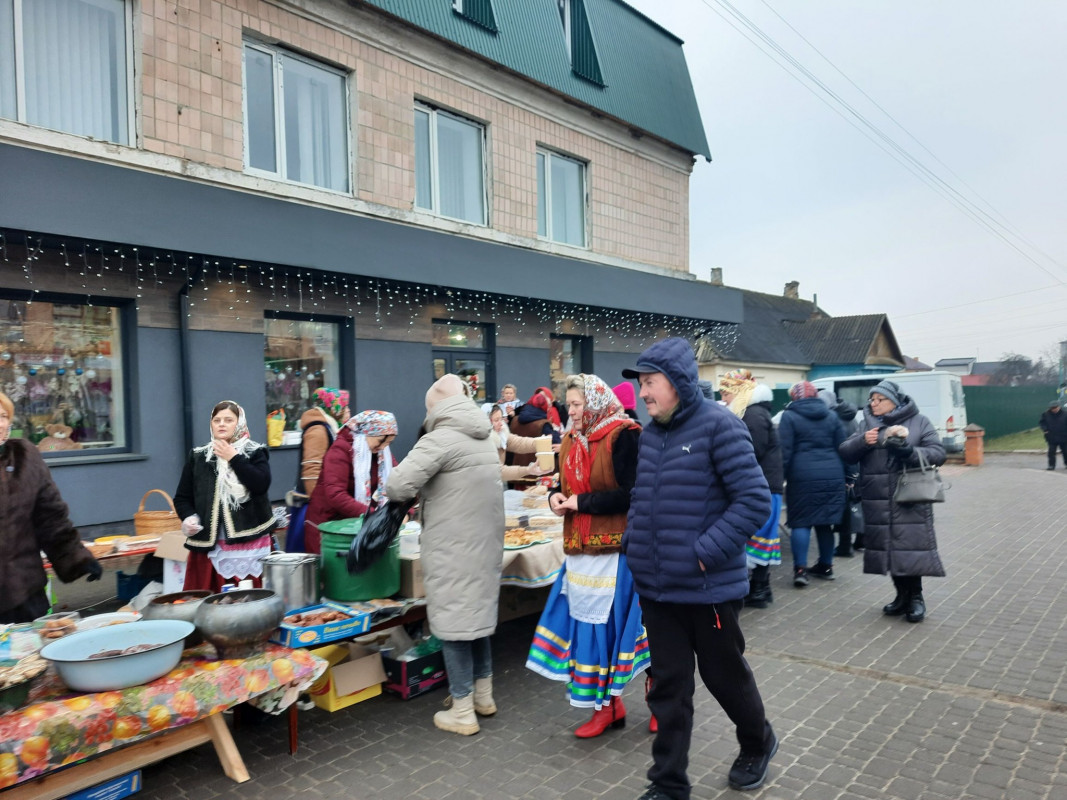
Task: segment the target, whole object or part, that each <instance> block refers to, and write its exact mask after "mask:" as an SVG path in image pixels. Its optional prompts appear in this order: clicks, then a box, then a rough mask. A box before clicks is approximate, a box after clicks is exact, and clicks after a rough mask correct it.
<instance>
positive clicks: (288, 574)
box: [260, 553, 319, 611]
mask: <svg viewBox="0 0 1067 800" xmlns="http://www.w3.org/2000/svg"><path fill="white" fill-rule="evenodd" d="M260 561H262V562H263V588H264V589H270V590H271V591H273V592H275V593H277V594H279V595H281V598H282V603H283V604H284V605H285V610H286V611H292V610H293V609H295V608H305V607H307V606H313V605H317V604H318V602H319V557H318V556H317V555H313V554H310V553H271V554H270V555H267V556H263V557H262V558H261V559H260Z"/></svg>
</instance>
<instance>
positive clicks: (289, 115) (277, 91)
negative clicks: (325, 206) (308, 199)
mask: <svg viewBox="0 0 1067 800" xmlns="http://www.w3.org/2000/svg"><path fill="white" fill-rule="evenodd" d="M244 80H245V167H246V168H247V169H248V170H249V171H250V172H257V173H262V174H266V175H270V176H272V177H277V178H281V179H282V180H286V181H293V182H294V183H306V184H310V185H312V186H321V187H322V188H324V189H332V190H333V191H336V192H347V191H348V190H349V189H348V187H349V177H348V172H349V169H348V116H347V113H346V109H347V107H348V101H347V94H348V88H347V82H346V80H345V76H344V75H343V74H342V73H341V72H340V71H338V70H335V69H331V68H330V67H325V66H322V65H320V64H315V63H313V62H311V61H308V60H307V59H304V58H300V57H299V56H296V55H293V54H292V53H288V52H286V51H285V50H281V49H279V48H273V47H267V46H266V45H261V44H252V43H249V42H246V43H245V50H244Z"/></svg>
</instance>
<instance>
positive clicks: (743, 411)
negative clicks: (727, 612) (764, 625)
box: [719, 369, 782, 608]
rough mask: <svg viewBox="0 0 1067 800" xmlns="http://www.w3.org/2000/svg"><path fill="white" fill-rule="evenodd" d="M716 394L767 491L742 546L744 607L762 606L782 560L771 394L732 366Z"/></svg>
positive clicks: (778, 454)
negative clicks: (760, 517)
mask: <svg viewBox="0 0 1067 800" xmlns="http://www.w3.org/2000/svg"><path fill="white" fill-rule="evenodd" d="M719 394H720V395H722V399H723V402H724V403H726V407H727V408H729V409H730V410H731V411H732V412H733V413H734V414H736V415H737V416H739V417H740V418H741V421H742V422H744V423H745V427H746V428H748V433H749V435H750V436H751V437H752V449H753V450H755V451H756V460H757V461H758V462H759V465H760V469H762V470H763V477H764V478H766V479H767V485H768V486H769V487H770V490H771V514H770V516H769V517H767V522H766V523H764V525H763V527H762V528H760V529H759V530H758V531H756V533H754V534H753V535H752V536H751V538H749V540H748V543H747V544H746V545H745V555H746V556H747V558H748V567H749V569H750V570H751V572H750V573H749V592H748V596H747V597H746V598H745V606H746V607H752V608H766V607H767V605H768V604H769V603H772V602H773V601H774V597H773V595H772V593H771V575H770V568H771V567H773V566H775V565H777V564H781V563H782V544H781V540H780V537H779V535H778V520H779V518H780V517H781V515H782V449H781V447H779V445H778V433H777V432H776V431H775V429H774V422H772V421H771V403H772V402H773V400H774V395H773V394H772V393H771V390H770V389H769V388H768V387H767V386H764V385H763V384H758V383H756V379H755V378H753V377H752V373H751V372H750V371H749V370H747V369H735V370H732V371H731V372H727V373H726V374H725V375H723V376H722V378H720V379H719Z"/></svg>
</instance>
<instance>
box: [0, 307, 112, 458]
mask: <svg viewBox="0 0 1067 800" xmlns="http://www.w3.org/2000/svg"><path fill="white" fill-rule="evenodd" d="M121 315H122V310H121V309H120V308H117V307H115V306H107V305H84V304H75V303H69V302H67V303H64V302H42V301H40V300H34V301H33V302H26V301H21V300H9V299H2V298H0V319H2V320H3V321H4V322H3V325H2V326H0V331H2V333H0V387H3V390H4V392H5V393H6V394H7V395H8V397H10V398H11V401H12V402H13V403H14V404H15V419H14V420H13V422H12V425H11V428H12V432H11V436H12V437H16V438H22V439H27V440H29V441H31V442H33V443H34V444H36V445H37V446H38V447H39V448H40V449H41V451H42V452H44V453H59V452H63V453H64V454H65V455H69V452H68V451H76V450H93V449H97V450H98V449H101V448H118V447H124V446H125V445H126V433H125V431H126V425H125V380H124V374H123V367H122V364H123V352H122V335H121Z"/></svg>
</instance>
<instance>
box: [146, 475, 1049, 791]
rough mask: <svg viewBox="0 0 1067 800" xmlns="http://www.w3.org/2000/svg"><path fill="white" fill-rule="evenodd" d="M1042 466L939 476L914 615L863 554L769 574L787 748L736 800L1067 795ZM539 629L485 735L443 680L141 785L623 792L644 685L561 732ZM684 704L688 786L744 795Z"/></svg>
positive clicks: (775, 692) (517, 633) (636, 761)
mask: <svg viewBox="0 0 1067 800" xmlns="http://www.w3.org/2000/svg"><path fill="white" fill-rule="evenodd" d="M1044 466H1045V463H1044V458H1043V457H1042V456H1039V455H1012V456H999V455H998V456H993V455H989V456H987V458H986V464H985V466H983V467H981V468H966V467H963V466H949V467H946V468H945V469H944V470H943V472H944V475H945V477H946V479H947V480H948V481H950V482H951V483H952V487H951V489H950V490H949V492H948V502H947V503H945V504H944V505H942V506H939V507H938V508H937V510H936V526H937V532H938V539H939V544H940V549H941V554H942V557H943V559H944V561H945V564H946V568H947V570H948V573H949V575H948V577H947V578H944V579H938V580H934V579H928V580H927V581H926V582H925V584H926V592H925V594H926V600H927V604H928V607H929V614H928V617H927V619H926V621H925V622H923V623H922V624H918V625H914V624H909V623H907V622H905V621H904V620H903V619H902V618H895V619H891V618H887V617H884V616H883V615H882V614H881V610H880V609H881V606H882V605H883V604H884V603H886V602H887V601H888V600H890V599H891V598H892V594H893V589H892V584H891V583H890V581H889V578H888V577H881V576H873V575H864V574H863V572H862V563H861V559H859V558H852V559H839V560H837V562H836V564H835V572H836V573H837V574H838V579H837V580H836V581H833V582H823V581H813V582H812V584H811V585H810V586H808V587H806V588H804V589H795V588H793V586H792V584H791V581H790V569H789V567H788V563H787V564H785V565H783V567H782V568H779V569H776V570H775V571H774V573H773V575H774V577H773V588H774V593H775V602H774V604H773V606H771V608H769V609H767V610H757V609H748V610H746V611H744V612H743V618H742V625H743V627H744V630H745V634H746V637H747V640H748V645H749V650H748V655H749V658H750V661H751V664H752V667H753V669H754V670H755V673H756V676H757V680H758V682H759V685H760V687H761V691H762V692H763V696H764V701H765V703H766V706H767V709H768V713H769V715H770V718H771V720H772V722H773V724H774V726H775V728H776V730H777V732H778V735H779V737H780V738H781V741H782V745H781V749H780V750H779V752H778V755H777V756H776V757H775V758H774V760H773V761H772V763H771V770H770V775H769V779H768V781H767V783H766V784H765V786H764V787H762V788H761V789H759V790H757V791H755V792H749V793H747V796H749V797H751V798H753V799H754V800H757V799H768V800H769V799H770V798H774V800H785V799H789V800H792V799H793V798H797V799H801V800H807V799H808V798H810V799H811V800H835V799H836V798H849V799H850V800H851V799H852V798H872V800H873V799H875V798H877V800H897V799H898V798H899V800H962V799H963V798H967V799H968V800H969V799H970V798H997V799H1000V798H1005V799H1008V800H1064V798H1067V763H1065V762H1067V677H1065V676H1067V669H1065V665H1067V630H1065V622H1064V621H1065V619H1067V591H1065V588H1064V586H1065V581H1064V576H1065V574H1067V470H1063V469H1060V470H1057V471H1056V472H1046V471H1044ZM813 548H814V545H813ZM785 555H786V561H787V562H788V559H789V555H788V550H787V552H786V554H785ZM535 621H536V620H535V619H534V618H526V619H522V620H516V621H514V622H511V623H507V624H505V625H503V626H501V628H500V630H499V631H498V633H497V635H496V637H495V642H494V658H495V669H496V675H495V685H496V699H497V704H498V705H499V707H500V711H499V713H498V714H497V715H496V716H495V717H493V718H490V719H488V720H484V721H483V724H482V731H481V733H480V734H478V735H477V736H472V737H460V736H456V735H454V734H447V733H443V732H440V731H437V730H436V729H435V728H434V727H433V725H432V722H431V717H432V715H433V712H434V711H435V710H437V709H438V708H439V704H440V702H441V700H442V699H443V698H444V697H445V691H446V690H438V691H435V692H431V693H430V694H428V695H425V696H423V697H420V698H416V699H413V700H410V701H407V702H404V701H401V700H399V699H397V698H395V697H391V696H388V695H383V696H382V697H379V698H375V699H373V700H370V701H367V702H365V703H362V704H360V705H357V706H354V707H352V708H349V709H346V710H344V711H341V712H337V713H334V714H329V713H327V712H324V711H321V710H319V709H314V710H312V711H309V712H304V713H301V715H300V749H299V751H298V752H297V753H296V755H295V756H292V757H290V756H289V754H288V751H287V745H286V728H285V723H284V721H283V720H281V719H276V718H265V719H264V720H262V721H260V722H259V723H257V724H251V725H248V726H244V727H241V728H240V729H239V730H238V731H237V732H236V737H237V742H238V746H239V747H240V750H241V752H242V754H243V756H244V759H245V763H246V764H247V766H248V769H249V771H250V773H251V775H252V780H251V781H249V782H248V783H245V784H240V785H238V784H235V783H233V782H231V781H230V780H228V779H227V778H226V777H225V776H224V775H223V774H222V771H221V769H220V767H219V765H218V762H217V761H216V759H215V756H214V753H213V751H212V750H211V749H210V746H203V747H200V748H197V749H196V750H193V751H190V752H189V753H186V754H183V755H179V756H176V757H173V758H171V759H168V760H167V761H165V762H162V763H160V764H157V765H155V766H151V767H148V768H146V769H145V770H144V786H145V788H144V790H143V792H142V793H141V794H140V795H138V797H139V798H141V799H142V800H181V799H183V798H188V800H213V798H271V799H272V800H287V799H288V798H297V797H308V798H352V799H354V800H361V799H362V798H384V799H385V800H401V798H411V800H446V798H447V799H449V800H451V799H452V798H457V799H459V798H462V799H463V800H479V799H480V798H485V799H486V800H504V799H505V798H531V799H536V800H552V799H553V798H564V797H566V798H574V800H587V799H588V800H592V798H602V799H603V800H631V799H632V798H636V797H637V796H638V795H640V794H641V792H642V790H643V787H644V785H645V779H644V774H645V770H646V769H647V768H648V765H649V763H650V745H651V736H650V735H649V733H648V732H647V722H648V711H647V708H646V707H645V705H644V703H643V701H642V696H641V691H640V687H637V686H634V687H631V688H630V689H629V690H628V691H627V693H626V695H625V696H624V699H625V701H626V705H627V708H628V710H629V715H628V725H627V726H626V727H625V728H624V729H622V730H614V731H609V732H608V733H606V734H605V735H603V736H601V737H600V738H597V739H593V740H586V741H579V740H577V739H575V738H574V736H573V735H572V730H573V728H574V727H576V726H577V725H578V724H580V723H581V722H582V721H584V719H585V717H586V714H585V713H584V712H579V711H577V710H575V709H571V708H570V707H569V706H568V705H567V704H566V701H565V700H564V697H563V692H562V688H561V686H560V685H559V684H554V683H552V682H549V681H547V680H544V679H542V678H539V677H537V676H535V675H534V674H532V673H530V672H529V671H528V670H526V669H525V668H524V667H523V663H524V661H525V654H526V647H527V645H528V643H529V640H530V638H531V634H532V631H533V626H534V623H535ZM698 686H699V682H698ZM696 700H697V707H696V711H697V724H696V726H695V730H694V737H693V746H692V750H691V753H690V777H691V779H692V781H693V784H694V791H693V798H694V800H712V798H728V797H740V796H743V795H741V794H740V793H738V792H734V791H732V790H730V789H728V788H727V787H726V777H725V776H726V771H727V769H728V768H729V764H730V762H731V760H732V759H733V758H734V756H735V755H736V743H735V741H734V738H733V732H732V730H731V728H730V726H729V723H728V720H727V719H726V718H725V716H724V715H723V713H722V712H721V710H720V709H719V707H718V705H717V704H716V703H715V702H714V700H712V699H711V697H710V696H709V695H708V694H707V692H706V690H704V689H703V688H702V687H700V688H698V691H697V698H696Z"/></svg>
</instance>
